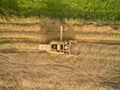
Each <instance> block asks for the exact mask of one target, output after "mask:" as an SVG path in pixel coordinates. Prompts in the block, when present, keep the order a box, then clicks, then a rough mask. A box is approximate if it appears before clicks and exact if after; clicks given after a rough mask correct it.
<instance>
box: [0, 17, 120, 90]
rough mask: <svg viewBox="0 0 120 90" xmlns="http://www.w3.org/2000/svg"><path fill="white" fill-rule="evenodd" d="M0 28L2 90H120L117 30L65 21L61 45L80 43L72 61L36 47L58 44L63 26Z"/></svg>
mask: <svg viewBox="0 0 120 90" xmlns="http://www.w3.org/2000/svg"><path fill="white" fill-rule="evenodd" d="M0 22H1V24H0V90H120V31H119V28H118V29H117V30H115V29H113V28H111V27H110V26H108V25H107V26H105V25H104V26H96V24H95V23H94V25H91V24H90V25H83V24H84V21H80V20H72V19H71V20H67V19H66V20H64V22H65V23H64V32H63V34H64V35H63V39H77V40H79V41H81V42H79V43H78V44H75V45H73V47H72V55H52V54H47V53H41V52H39V51H38V46H39V43H40V42H44V43H45V42H49V41H50V40H53V39H56V40H59V26H60V25H61V24H62V23H61V22H60V21H58V20H51V19H49V18H42V19H37V18H27V19H24V18H12V19H10V22H8V21H6V20H3V19H0ZM56 33H57V34H56ZM46 35H47V36H46ZM43 36H45V37H43ZM83 41H88V42H83ZM106 41H107V42H106ZM91 42H95V43H91ZM96 42H97V43H98V42H100V44H97V43H96ZM106 43H109V45H108V44H106ZM113 43H114V45H112V44H113ZM25 52H27V53H25ZM30 52H31V53H30ZM32 52H34V53H32Z"/></svg>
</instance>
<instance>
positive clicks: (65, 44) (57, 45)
mask: <svg viewBox="0 0 120 90" xmlns="http://www.w3.org/2000/svg"><path fill="white" fill-rule="evenodd" d="M62 35H63V26H61V27H60V41H51V42H50V43H49V44H40V45H39V50H40V51H47V52H48V53H54V54H65V53H68V54H71V47H72V44H73V43H77V41H74V40H69V41H63V40H62V38H63V36H62Z"/></svg>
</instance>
